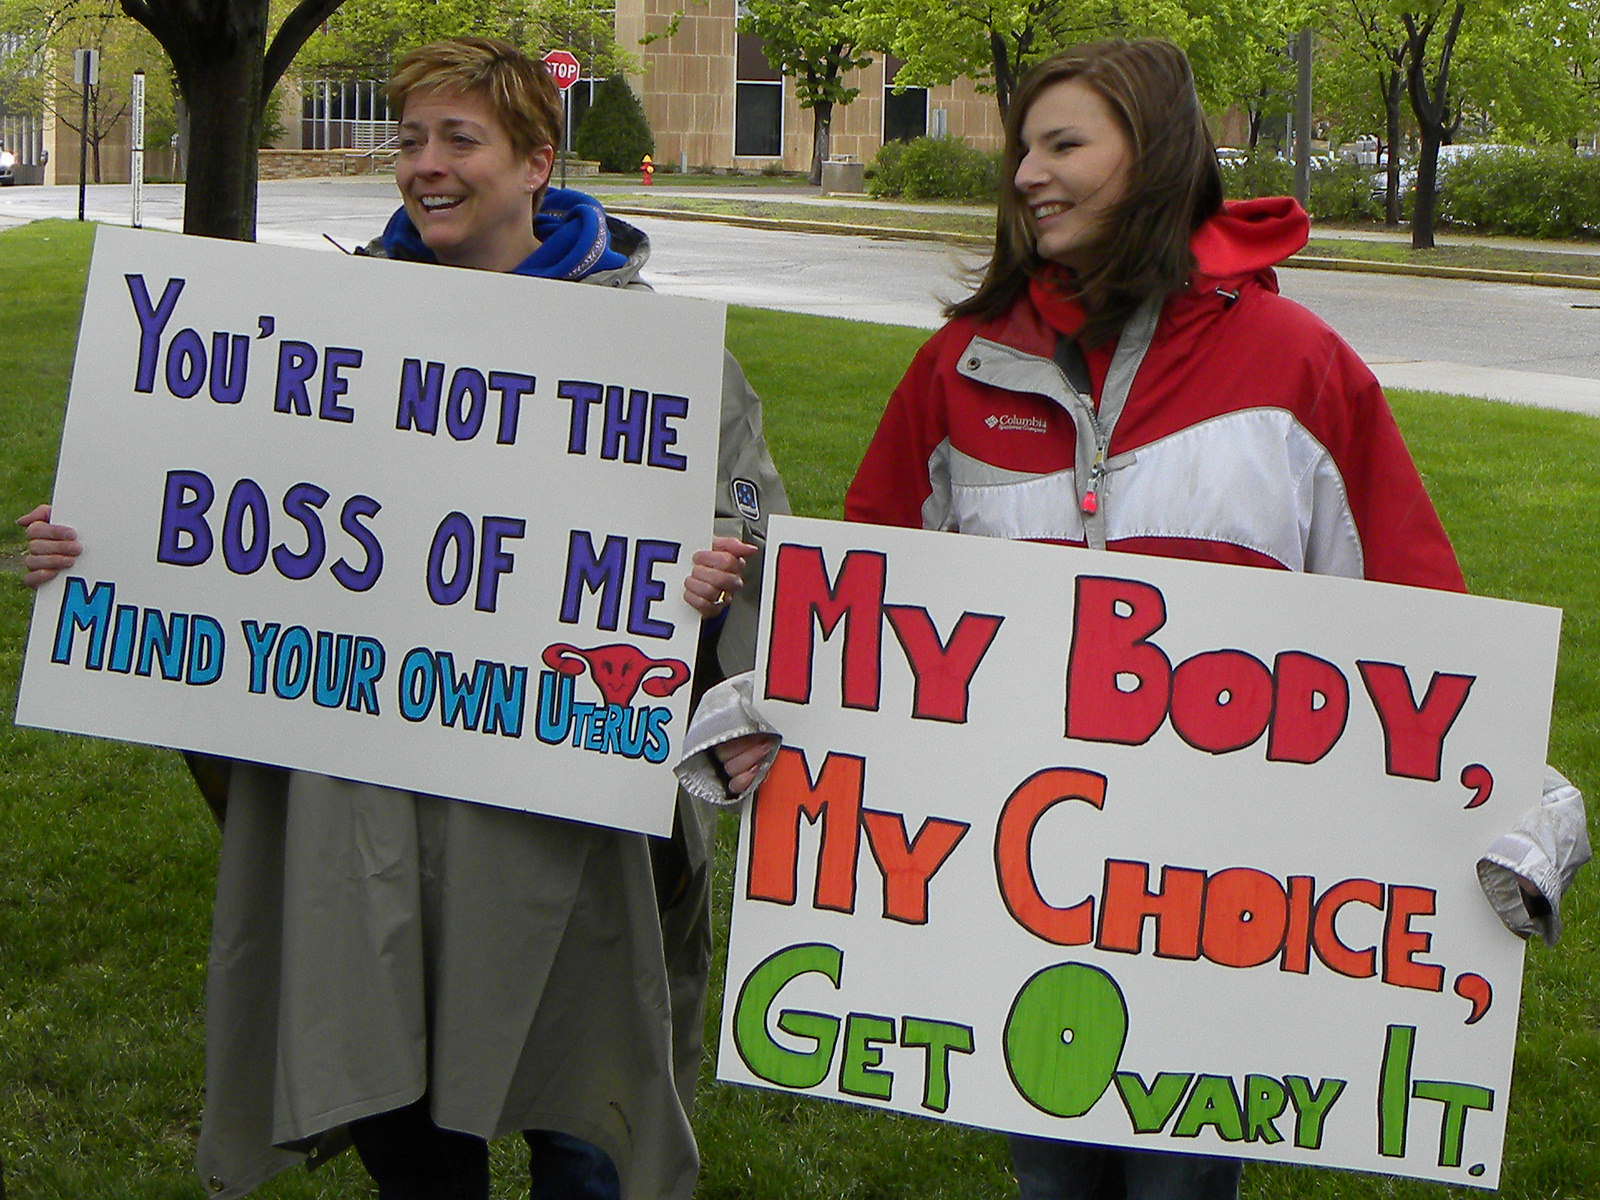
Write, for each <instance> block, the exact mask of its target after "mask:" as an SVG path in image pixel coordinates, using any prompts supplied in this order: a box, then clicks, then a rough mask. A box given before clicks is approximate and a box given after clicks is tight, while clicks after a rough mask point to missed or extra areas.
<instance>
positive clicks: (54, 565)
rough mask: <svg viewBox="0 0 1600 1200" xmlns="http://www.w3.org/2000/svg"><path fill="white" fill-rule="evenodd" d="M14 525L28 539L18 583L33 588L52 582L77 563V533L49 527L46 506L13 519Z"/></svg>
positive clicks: (81, 550)
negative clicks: (24, 572) (21, 575)
mask: <svg viewBox="0 0 1600 1200" xmlns="http://www.w3.org/2000/svg"><path fill="white" fill-rule="evenodd" d="M17 525H18V526H19V527H21V528H22V529H23V530H24V531H25V532H26V533H27V535H28V553H27V554H26V555H25V556H24V557H23V560H22V565H23V567H24V568H26V570H27V574H25V575H24V576H23V577H22V582H23V583H25V584H27V585H28V586H29V587H31V588H36V587H39V586H41V585H42V584H45V583H48V582H49V581H50V580H52V579H54V578H55V577H56V576H57V575H58V574H59V573H60V572H62V571H65V570H66V569H67V568H68V567H70V566H72V564H73V563H74V562H76V561H77V559H78V555H80V554H82V553H83V546H82V544H81V543H80V542H79V541H78V534H77V531H76V530H74V529H72V528H71V527H70V526H67V525H52V524H51V523H50V506H49V505H48V504H41V505H39V506H38V507H37V508H35V509H34V510H33V511H32V512H28V513H24V514H23V515H22V516H20V517H18V518H17Z"/></svg>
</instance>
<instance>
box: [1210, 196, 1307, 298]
mask: <svg viewBox="0 0 1600 1200" xmlns="http://www.w3.org/2000/svg"><path fill="white" fill-rule="evenodd" d="M1310 233H1311V219H1310V218H1309V217H1307V216H1306V213H1305V209H1303V208H1301V207H1300V205H1299V204H1297V203H1295V201H1294V200H1293V199H1292V198H1290V197H1288V196H1262V197H1260V198H1258V199H1255V200H1229V201H1228V202H1227V203H1225V204H1224V205H1223V206H1222V211H1221V212H1219V213H1217V214H1216V215H1215V216H1214V217H1212V218H1211V219H1210V220H1208V221H1207V222H1206V223H1205V224H1204V225H1202V226H1200V228H1199V229H1197V230H1195V233H1194V236H1193V237H1192V238H1190V239H1189V248H1190V249H1191V250H1193V251H1194V257H1195V264H1196V266H1195V273H1196V274H1197V275H1198V276H1200V277H1201V278H1202V279H1204V280H1207V281H1211V282H1216V281H1224V280H1230V279H1241V278H1244V277H1247V276H1251V275H1258V274H1260V273H1261V272H1263V271H1265V270H1267V269H1269V268H1270V267H1272V266H1273V265H1274V264H1276V263H1280V262H1282V261H1283V260H1284V259H1286V258H1288V257H1289V256H1290V255H1291V254H1293V253H1295V252H1296V251H1297V250H1300V249H1302V248H1304V246H1305V244H1306V238H1307V237H1308V236H1310Z"/></svg>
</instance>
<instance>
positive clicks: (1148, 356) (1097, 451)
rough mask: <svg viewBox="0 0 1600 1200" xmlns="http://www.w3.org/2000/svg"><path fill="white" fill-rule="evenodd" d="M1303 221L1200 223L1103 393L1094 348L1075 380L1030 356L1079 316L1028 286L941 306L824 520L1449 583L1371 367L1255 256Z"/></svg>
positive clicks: (1290, 212)
mask: <svg viewBox="0 0 1600 1200" xmlns="http://www.w3.org/2000/svg"><path fill="white" fill-rule="evenodd" d="M1307 229H1308V223H1307V220H1306V216H1305V214H1304V213H1303V212H1302V211H1301V210H1300V208H1299V207H1298V206H1297V205H1296V204H1295V203H1294V202H1293V201H1292V200H1287V199H1272V200H1251V201H1244V202H1241V203H1235V204H1231V205H1229V206H1228V207H1227V209H1226V211H1225V212H1224V213H1222V214H1220V215H1219V216H1218V217H1217V218H1215V219H1213V220H1212V221H1211V222H1209V223H1208V224H1207V225H1206V226H1205V227H1204V228H1203V229H1202V230H1201V231H1200V232H1199V233H1198V234H1197V235H1196V237H1195V241H1194V249H1195V252H1196V255H1197V258H1198V260H1199V269H1198V271H1197V272H1196V275H1195V278H1194V280H1193V281H1192V282H1191V283H1190V285H1189V286H1188V287H1187V288H1185V289H1183V290H1182V291H1180V292H1177V293H1174V294H1172V295H1170V296H1168V297H1167V299H1166V301H1165V303H1164V304H1163V305H1162V306H1161V310H1160V317H1159V320H1158V321H1157V323H1156V326H1155V329H1154V336H1153V338H1151V340H1150V344H1149V348H1148V351H1147V352H1146V353H1145V355H1144V358H1143V361H1142V363H1140V364H1139V365H1138V367H1137V372H1136V374H1135V375H1134V377H1133V381H1132V386H1131V389H1130V390H1127V392H1126V401H1125V403H1120V404H1119V403H1116V398H1115V397H1113V398H1112V403H1110V404H1105V403H1102V396H1103V393H1105V391H1106V388H1105V384H1106V379H1107V374H1108V372H1111V373H1114V372H1116V371H1117V370H1118V369H1119V368H1118V367H1116V366H1114V364H1113V351H1112V347H1110V346H1107V347H1101V348H1096V349H1092V350H1090V351H1088V352H1087V355H1086V361H1087V365H1088V368H1089V374H1090V378H1091V380H1092V384H1093V389H1092V390H1093V394H1092V395H1089V396H1085V395H1081V394H1080V393H1079V392H1078V391H1077V390H1076V389H1075V388H1073V386H1072V385H1071V384H1070V383H1069V382H1068V380H1067V376H1066V374H1065V373H1064V372H1063V370H1062V369H1061V367H1059V366H1058V365H1057V363H1056V361H1055V360H1054V358H1053V357H1052V356H1053V354H1054V352H1055V349H1056V345H1057V343H1058V341H1059V340H1060V338H1061V336H1062V334H1063V333H1070V332H1073V331H1074V330H1075V327H1076V326H1075V323H1074V322H1075V320H1081V314H1078V315H1077V316H1076V317H1075V316H1074V312H1073V311H1071V310H1070V309H1069V311H1066V312H1063V311H1061V310H1062V308H1066V307H1068V306H1067V305H1065V304H1063V303H1061V302H1057V304H1054V305H1052V304H1051V303H1050V301H1049V293H1048V289H1049V287H1050V285H1049V284H1048V283H1046V282H1044V281H1038V282H1036V283H1035V284H1034V286H1033V287H1032V288H1031V289H1030V290H1029V292H1028V293H1027V294H1024V295H1023V296H1022V297H1020V298H1019V299H1018V300H1017V302H1016V303H1015V304H1014V305H1013V306H1012V307H1011V309H1010V310H1009V311H1008V312H1006V313H1005V314H1004V315H1003V316H1001V317H1000V318H998V319H996V320H991V321H978V320H974V319H971V318H957V319H956V320H953V321H951V322H950V323H949V324H948V325H946V326H945V327H944V328H943V329H941V330H940V331H939V332H938V333H937V334H935V335H934V336H933V338H932V339H931V340H930V341H929V342H928V343H927V344H926V345H925V346H923V348H922V350H921V351H920V352H919V353H918V354H917V357H916V358H915V360H914V361H913V362H912V364H911V367H910V369H909V370H908V371H907V372H906V375H905V378H904V379H902V380H901V382H900V385H899V387H897V388H896V389H895V392H894V395H893V396H892V397H891V398H890V400H889V404H888V407H887V409H886V410H885V412H884V414H883V419H882V421H881V423H880V424H879V426H878V431H877V433H876V435H875V436H874V438H873V440H872V444H871V446H870V447H869V448H868V450H867V454H866V457H865V459H864V460H863V461H862V464H861V467H860V469H859V470H858V472H857V473H856V477H855V480H854V482H853V483H852V484H851V486H850V490H849V492H848V494H847V496H846V499H845V515H846V517H847V518H848V519H850V520H856V521H868V522H873V523H876V524H883V525H905V526H912V527H917V526H921V527H923V528H928V529H943V530H952V531H957V532H961V533H977V534H984V535H987V536H990V537H1006V538H1027V539H1034V540H1048V541H1061V542H1068V543H1073V544H1078V545H1091V546H1097V547H1100V546H1104V547H1108V548H1110V549H1114V550H1128V551H1134V552H1137V553H1144V554H1159V555H1164V556H1168V557H1176V558H1191V559H1206V560H1210V561H1214V562H1229V563H1242V564H1254V565H1263V566H1276V567H1282V568H1287V569H1289V570H1295V571H1312V572H1316V573H1318V574H1331V575H1345V576H1352V577H1355V578H1367V579H1376V580H1382V581H1385V582H1390V583H1405V584H1415V585H1419V586H1424V587H1435V588H1445V589H1450V590H1455V591H1460V590H1463V587H1464V585H1463V583H1462V578H1461V571H1460V568H1459V567H1458V566H1457V564H1456V559H1455V554H1454V552H1453V551H1452V550H1451V548H1450V542H1449V539H1448V538H1447V537H1446V536H1445V532H1444V529H1443V527H1442V526H1441V525H1440V523H1439V519H1438V517H1437V516H1436V515H1435V513H1434V510H1433V506H1432V504H1431V503H1430V502H1429V500H1428V496H1427V493H1426V491H1425V490H1424V489H1423V486H1422V482H1421V480H1420V479H1419V477H1418V475H1417V471H1416V468H1415V467H1414V466H1413V465H1412V462H1411V457H1410V455H1409V454H1408V453H1407V451H1406V448H1405V444H1404V442H1403V441H1402V440H1401V437H1400V432H1399V430H1398V428H1397V427H1396V426H1395V422H1394V418H1393V416H1392V415H1391V414H1390V412H1389V407H1388V405H1387V403H1386V402H1385V401H1384V398H1383V393H1382V391H1381V390H1380V389H1379V387H1378V382H1377V380H1376V379H1374V378H1373V375H1372V372H1371V371H1369V370H1368V369H1367V367H1366V365H1365V364H1364V363H1362V361H1361V360H1360V359H1359V358H1358V357H1357V356H1356V354H1355V352H1354V351H1353V350H1351V349H1350V347H1349V346H1347V345H1346V344H1345V343H1344V341H1343V340H1342V339H1341V338H1340V337H1339V335H1338V334H1336V333H1334V332H1333V330H1332V329H1330V328H1329V327H1328V326H1327V325H1325V324H1324V323H1323V322H1322V321H1321V320H1319V319H1318V318H1317V317H1315V316H1313V315H1312V314H1311V313H1309V312H1307V311H1306V310H1305V309H1303V308H1301V307H1300V306H1299V305H1297V304H1295V303H1293V302H1292V301H1289V300H1286V299H1284V298H1283V297H1281V296H1279V295H1278V289H1277V281H1276V278H1275V277H1274V275H1273V273H1272V270H1271V267H1272V264H1273V263H1275V262H1277V261H1279V260H1280V259H1281V258H1283V257H1286V256H1287V255H1288V254H1291V253H1293V252H1294V251H1295V250H1297V249H1299V248H1300V247H1301V246H1302V245H1304V244H1305V239H1306V233H1307ZM1130 324H1131V323H1130ZM1124 340H1125V341H1126V340H1127V336H1126V335H1125V337H1124ZM1123 357H1124V359H1126V358H1127V355H1126V354H1124V356H1123ZM1121 369H1123V370H1126V367H1123V368H1121ZM1091 493H1092V496H1091Z"/></svg>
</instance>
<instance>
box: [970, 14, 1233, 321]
mask: <svg viewBox="0 0 1600 1200" xmlns="http://www.w3.org/2000/svg"><path fill="white" fill-rule="evenodd" d="M1071 79H1081V80H1082V81H1083V82H1084V83H1086V84H1088V85H1089V86H1090V87H1092V88H1093V89H1094V90H1095V91H1096V92H1097V93H1099V94H1100V96H1101V97H1103V98H1104V99H1105V101H1106V102H1107V103H1108V104H1110V105H1111V108H1112V110H1113V111H1114V112H1115V113H1116V114H1117V118H1118V120H1119V121H1121V122H1122V126H1123V130H1124V132H1125V133H1126V134H1127V135H1128V138H1129V140H1130V141H1131V142H1132V143H1133V162H1132V163H1131V164H1130V170H1129V178H1128V191H1127V195H1126V196H1125V197H1124V198H1123V199H1122V200H1121V201H1120V202H1119V203H1118V204H1117V205H1116V206H1115V207H1114V208H1113V209H1112V210H1111V211H1110V212H1109V213H1108V214H1107V227H1106V232H1105V236H1104V239H1103V242H1102V246H1101V249H1102V254H1101V255H1100V262H1099V265H1097V266H1095V267H1093V268H1091V269H1090V270H1088V271H1086V272H1084V273H1082V274H1080V275H1079V276H1078V277H1077V279H1076V293H1075V294H1076V296H1077V298H1078V300H1079V301H1080V302H1081V303H1082V304H1083V307H1084V310H1085V311H1086V312H1087V313H1088V317H1089V319H1088V323H1087V324H1086V325H1085V326H1084V331H1083V334H1082V335H1081V336H1082V337H1083V339H1084V340H1085V341H1086V342H1088V343H1089V344H1094V343H1097V342H1102V341H1105V340H1106V339H1107V338H1109V337H1112V336H1114V335H1115V334H1116V333H1117V332H1118V331H1119V330H1120V329H1121V328H1122V325H1123V323H1124V322H1125V321H1126V320H1127V318H1128V317H1129V316H1130V315H1131V314H1132V312H1133V310H1134V309H1135V308H1137V307H1138V306H1139V303H1140V302H1141V301H1142V300H1143V299H1144V298H1145V297H1147V296H1152V295H1165V294H1166V293H1168V292H1173V291H1176V290H1178V289H1179V288H1181V287H1183V285H1184V284H1185V283H1187V282H1188V281H1189V277H1190V275H1192V274H1193V273H1194V265H1195V263H1194V254H1193V253H1192V252H1191V251H1190V249H1189V238H1190V235H1191V234H1193V233H1194V231H1195V230H1196V229H1198V228H1199V227H1200V226H1201V225H1202V224H1204V223H1205V221H1206V219H1207V218H1209V217H1210V216H1212V215H1213V214H1214V213H1215V212H1216V211H1217V210H1218V209H1220V208H1221V207H1222V173H1221V171H1220V170H1219V169H1218V167H1217V151H1216V144H1215V143H1214V142H1213V141H1212V140H1211V132H1210V130H1209V129H1207V128H1206V119H1205V113H1204V112H1203V111H1201V108H1200V101H1199V98H1198V97H1197V96H1196V95H1195V90H1194V75H1193V73H1192V72H1191V71H1190V69H1189V60H1188V59H1187V58H1186V57H1185V56H1184V53H1183V51H1182V50H1180V49H1178V48H1177V47H1176V46H1174V45H1173V44H1172V43H1171V42H1166V41H1162V40H1160V39H1158V38H1139V39H1136V40H1133V41H1110V42H1096V43H1093V44H1092V45H1087V46H1079V47H1077V48H1076V49H1072V50H1066V51H1063V52H1062V53H1060V54H1057V55H1055V56H1053V57H1051V58H1048V59H1046V60H1045V61H1044V62H1042V63H1040V64H1039V65H1038V66H1036V67H1034V68H1033V70H1032V71H1030V72H1029V73H1028V75H1027V76H1026V77H1025V78H1024V79H1023V81H1022V82H1021V84H1019V85H1018V87H1017V90H1016V93H1015V94H1014V95H1013V96H1012V98H1011V110H1010V112H1009V113H1008V114H1007V117H1006V130H1005V137H1006V144H1005V154H1004V157H1003V158H1002V160H1001V167H1000V170H1001V177H1000V204H999V211H998V214H997V218H996V224H995V239H994V256H993V257H992V258H991V259H990V260H989V266H988V269H987V271H986V272H985V273H984V276H983V280H982V282H981V283H980V284H979V285H978V288H977V290H976V291H975V292H973V294H972V295H971V296H969V297H967V298H966V299H965V300H962V301H959V302H958V303H956V304H952V305H950V307H949V308H948V309H947V310H946V315H948V316H977V317H996V316H999V315H1000V314H1001V313H1003V312H1004V311H1005V310H1006V309H1007V308H1009V307H1010V306H1011V304H1012V303H1013V302H1014V301H1015V300H1016V298H1017V297H1018V295H1020V294H1021V292H1022V290H1023V289H1024V288H1025V287H1026V286H1027V284H1028V280H1029V279H1031V278H1032V277H1033V276H1035V275H1038V274H1040V273H1041V272H1042V271H1044V269H1045V268H1046V267H1047V266H1048V263H1047V262H1046V261H1045V260H1044V259H1042V258H1040V257H1039V253H1038V249H1037V247H1036V246H1035V244H1034V240H1033V233H1032V230H1031V229H1030V227H1029V214H1028V211H1027V206H1026V204H1024V203H1023V200H1022V197H1021V195H1020V193H1019V192H1018V191H1017V188H1016V184H1015V180H1016V175H1017V168H1018V166H1019V165H1020V164H1021V162H1022V159H1023V157H1024V154H1025V151H1024V149H1023V146H1022V124H1023V121H1024V120H1025V119H1026V118H1027V115H1028V110H1029V109H1030V108H1031V107H1032V106H1033V103H1034V101H1035V100H1037V99H1038V98H1039V95H1040V93H1041V92H1043V91H1044V90H1045V89H1046V88H1049V87H1053V86H1054V85H1056V84H1058V83H1065V82H1067V81H1068V80H1071Z"/></svg>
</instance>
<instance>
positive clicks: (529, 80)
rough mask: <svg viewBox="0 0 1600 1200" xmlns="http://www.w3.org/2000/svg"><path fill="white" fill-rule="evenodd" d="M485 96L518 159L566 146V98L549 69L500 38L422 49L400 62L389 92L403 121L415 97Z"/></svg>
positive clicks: (453, 41)
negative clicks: (563, 117)
mask: <svg viewBox="0 0 1600 1200" xmlns="http://www.w3.org/2000/svg"><path fill="white" fill-rule="evenodd" d="M432 91H443V92H460V93H463V94H471V95H477V96H482V97H484V98H485V99H487V100H488V101H489V106H490V107H491V108H493V109H494V114H495V116H496V117H497V118H498V119H499V121H500V123H501V124H502V125H504V126H505V128H506V133H507V134H509V135H510V137H511V145H512V147H513V148H514V149H515V150H516V151H517V153H518V154H523V155H526V154H531V153H532V152H533V151H535V150H538V149H540V148H541V147H544V146H552V147H553V146H555V145H557V144H558V143H559V142H560V140H561V94H560V92H559V91H558V90H557V89H556V85H555V82H554V81H553V80H552V79H551V78H550V73H549V72H548V71H546V70H545V67H544V64H543V63H541V62H535V61H534V60H533V59H531V58H529V57H528V56H527V55H526V54H524V53H523V52H522V51H521V50H518V49H517V48H516V47H515V46H513V45H512V44H511V43H510V42H502V41H500V40H499V39H498V38H484V37H459V38H447V39H446V40H444V41H441V42H430V43H428V44H427V45H426V46H419V47H417V48H416V49H415V50H413V51H411V52H410V53H409V54H407V55H406V56H405V57H404V58H402V59H401V60H400V65H399V66H397V67H396V68H395V69H394V75H393V76H392V77H391V78H390V79H389V83H388V86H387V87H386V88H385V89H384V92H385V94H386V95H387V96H388V97H389V104H390V107H391V108H392V109H393V110H394V111H395V112H396V113H398V114H400V115H401V116H402V117H403V116H404V114H405V108H406V101H407V100H408V99H409V98H410V97H411V95H412V93H414V92H432Z"/></svg>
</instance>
